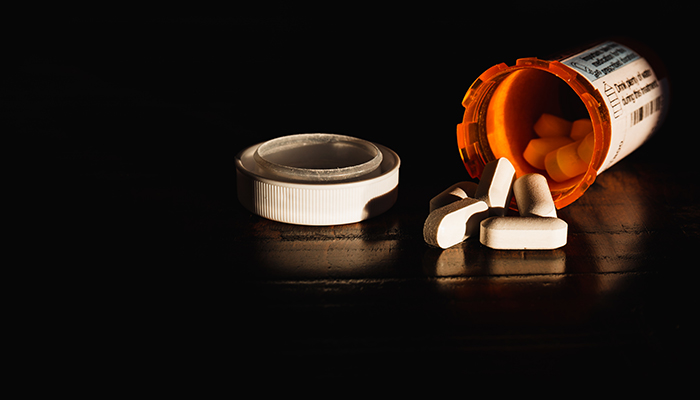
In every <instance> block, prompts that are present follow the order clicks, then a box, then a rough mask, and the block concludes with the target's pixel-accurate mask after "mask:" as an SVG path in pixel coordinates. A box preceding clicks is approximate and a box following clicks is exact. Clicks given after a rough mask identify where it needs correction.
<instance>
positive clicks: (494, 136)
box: [486, 69, 591, 190]
mask: <svg viewBox="0 0 700 400" xmlns="http://www.w3.org/2000/svg"><path fill="white" fill-rule="evenodd" d="M543 114H549V115H552V116H555V117H558V118H561V119H563V120H565V121H571V122H573V121H576V120H580V119H587V120H590V119H591V116H590V114H589V113H588V110H587V109H586V106H585V105H584V103H583V101H581V99H580V98H579V96H578V95H577V94H576V92H574V91H573V89H571V87H570V86H569V85H567V84H566V82H564V81H563V80H561V79H560V78H558V77H557V76H555V75H553V74H550V73H548V72H545V71H541V70H538V69H520V70H517V71H514V72H513V73H511V74H509V75H508V76H507V77H506V78H505V79H503V81H501V83H500V84H499V85H498V86H497V87H496V88H495V89H494V91H493V95H492V97H491V101H490V102H489V105H488V108H487V111H486V135H487V138H488V143H489V147H490V148H491V149H492V151H493V156H494V158H496V159H498V158H501V157H506V158H508V160H510V162H511V163H513V166H514V167H515V170H516V173H517V175H518V176H522V175H525V174H528V173H540V174H542V175H544V176H545V177H547V178H548V181H549V186H550V188H551V189H554V190H561V189H564V188H567V187H570V186H573V185H575V183H576V181H578V180H580V179H581V176H578V175H577V176H574V177H572V178H570V180H565V181H561V179H559V180H555V179H553V178H552V177H551V176H550V174H549V173H548V172H547V170H546V169H545V168H537V167H535V166H533V165H532V164H531V163H530V162H528V161H527V160H526V159H525V158H524V154H525V150H526V148H527V146H528V144H529V143H530V141H531V140H533V139H538V138H539V135H538V134H537V133H536V132H535V129H534V126H535V124H536V123H537V122H538V120H539V119H540V118H541V117H542V115H543ZM568 136H569V133H568V132H567V134H566V137H568ZM584 172H585V171H581V174H583V173H584Z"/></svg>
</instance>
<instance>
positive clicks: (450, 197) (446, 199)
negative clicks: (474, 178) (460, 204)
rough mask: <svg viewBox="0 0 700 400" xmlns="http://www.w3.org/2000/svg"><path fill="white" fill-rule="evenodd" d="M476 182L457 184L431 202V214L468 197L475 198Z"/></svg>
mask: <svg viewBox="0 0 700 400" xmlns="http://www.w3.org/2000/svg"><path fill="white" fill-rule="evenodd" d="M476 188H477V184H476V182H470V181H464V182H457V183H455V184H454V185H452V186H450V187H448V188H447V189H445V190H444V191H442V192H441V193H440V194H438V195H437V196H435V197H433V198H432V199H431V200H430V212H433V211H434V210H437V209H438V208H440V207H444V206H446V205H448V204H450V203H454V202H455V201H457V200H461V199H464V198H467V197H471V198H474V194H475V193H476Z"/></svg>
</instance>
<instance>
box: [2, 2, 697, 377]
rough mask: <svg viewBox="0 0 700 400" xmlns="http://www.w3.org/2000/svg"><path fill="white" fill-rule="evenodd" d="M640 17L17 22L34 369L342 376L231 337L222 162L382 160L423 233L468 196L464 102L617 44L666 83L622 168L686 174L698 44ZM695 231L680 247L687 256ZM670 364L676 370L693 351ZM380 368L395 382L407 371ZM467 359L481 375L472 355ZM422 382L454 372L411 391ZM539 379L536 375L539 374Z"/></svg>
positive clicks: (135, 15)
mask: <svg viewBox="0 0 700 400" xmlns="http://www.w3.org/2000/svg"><path fill="white" fill-rule="evenodd" d="M653 7H655V8H652V6H650V5H648V4H647V3H644V4H642V3H640V4H638V5H635V4H629V5H620V6H619V7H609V6H608V5H605V6H601V5H596V4H593V3H591V4H588V5H584V6H581V7H580V8H577V7H575V6H567V7H563V6H558V5H549V4H538V5H529V4H527V5H525V4H520V5H517V6H509V5H508V6H507V5H504V4H501V3H495V2H491V3H488V2H487V3H473V2H470V3H468V4H466V5H461V6H458V7H445V8H440V7H434V6H431V7H427V6H415V7H407V6H402V7H396V8H393V7H386V6H375V7H368V8H357V7H353V6H350V5H347V6H335V5H333V6H325V7H321V8H318V7H303V6H294V5H285V6H279V5H274V4H265V5H262V6H256V7H233V8H231V9H226V10H221V11H220V12H218V13H217V14H216V15H217V17H209V16H199V15H196V13H188V12H186V10H185V11H184V12H181V13H179V15H178V16H177V17H172V16H163V15H162V14H161V13H159V12H152V10H148V12H146V11H144V12H141V10H110V11H109V12H107V11H104V10H102V11H101V12H91V11H90V10H87V11H85V12H79V10H74V12H73V11H70V10H69V11H66V10H61V12H60V13H57V14H56V15H55V16H52V17H47V18H27V19H26V20H25V19H21V20H20V23H18V24H17V27H16V29H15V30H13V35H10V36H8V44H9V46H10V48H11V50H17V52H16V53H14V54H13V53H10V54H13V56H12V57H8V59H6V60H5V64H7V65H9V67H10V68H9V71H10V72H9V73H6V74H5V75H4V76H3V77H2V80H1V82H2V101H3V104H4V107H3V110H2V114H0V117H2V120H3V121H4V122H5V123H7V126H8V129H10V131H11V132H14V134H16V135H17V136H18V137H20V138H21V139H23V140H26V142H27V143H28V144H27V145H26V146H27V147H25V149H26V150H29V152H28V153H29V155H28V158H27V162H26V164H24V165H27V164H29V167H30V169H31V170H34V169H36V170H37V172H36V174H37V175H36V179H35V180H32V184H31V185H30V186H32V188H31V190H32V192H36V196H33V197H32V199H30V200H28V204H29V205H30V208H31V209H32V210H34V212H33V213H30V214H28V215H31V216H32V218H31V219H32V220H34V219H36V221H37V222H35V223H32V224H31V226H32V237H33V238H36V241H35V242H36V243H37V246H36V248H33V249H32V250H31V254H32V255H33V256H32V257H30V258H32V259H36V260H38V261H37V262H38V263H39V264H40V265H41V266H42V268H41V273H39V274H38V275H39V276H38V277H36V279H39V280H41V281H43V282H46V283H47V286H48V287H50V288H51V291H50V293H52V295H51V296H50V298H51V301H46V302H40V303H41V306H40V307H39V309H40V312H39V313H38V315H40V316H41V318H38V319H39V321H41V322H40V325H41V326H42V329H41V331H42V332H46V335H45V336H44V335H42V337H43V338H44V339H45V340H46V342H44V343H45V344H44V345H42V348H43V353H44V354H45V355H48V357H47V359H48V360H49V361H47V364H46V365H48V367H47V368H49V369H51V368H59V366H61V365H62V364H63V362H64V361H66V360H71V361H77V362H78V363H79V364H80V365H81V366H82V368H80V371H81V372H80V373H81V374H86V375H87V376H90V377H91V378H90V379H93V380H95V381H97V382H106V381H109V380H110V379H109V378H107V377H105V376H104V375H105V374H102V373H100V372H96V371H101V369H100V368H102V367H101V366H103V365H104V364H105V363H107V364H110V365H112V368H114V370H115V371H119V374H117V375H119V376H122V375H121V373H124V371H125V369H126V370H130V371H134V370H136V371H139V373H137V374H135V375H137V376H138V377H139V378H134V379H146V378H145V377H147V376H149V374H154V375H157V374H158V373H156V372H155V371H159V372H162V371H171V370H176V371H180V372H181V371H193V370H194V371H198V372H199V373H195V372H192V374H193V375H199V374H201V375H203V376H207V379H211V380H212V381H215V382H218V381H226V380H228V379H231V377H232V376H233V375H236V374H234V373H233V372H232V367H234V366H240V367H242V368H244V369H249V371H259V370H258V369H253V368H252V367H251V365H255V366H256V368H257V367H260V363H261V362H263V361H261V359H264V360H269V365H277V366H280V365H283V366H285V369H284V370H283V371H282V372H281V373H282V375H284V374H285V373H293V372H295V371H294V369H295V367H296V366H297V365H298V364H297V363H303V362H305V360H306V361H309V362H316V361H318V360H319V359H321V360H324V361H325V362H328V363H329V365H333V366H336V367H337V366H338V365H339V364H342V362H340V361H338V360H339V359H338V358H332V357H328V358H324V357H322V358H319V359H306V358H305V357H304V356H303V355H300V354H299V353H295V355H294V356H286V357H284V359H283V360H282V358H283V357H281V356H280V357H275V355H278V353H277V352H276V351H264V350H261V347H262V348H264V345H265V344H268V345H269V344H270V343H268V342H265V341H266V340H269V337H267V336H265V339H264V340H263V339H260V340H259V341H256V338H258V337H255V336H254V335H251V334H250V333H249V330H248V328H249V327H250V325H251V324H252V323H253V322H254V321H257V322H260V321H264V317H262V316H261V315H262V314H264V312H266V310H267V309H266V308H265V306H263V305H259V304H256V301H259V300H260V299H259V298H258V297H255V296H252V297H251V296H249V295H250V294H251V292H250V289H248V290H246V289H245V288H243V286H241V285H245V284H248V283H249V282H250V281H249V279H253V280H254V278H255V279H257V278H256V275H255V273H254V272H250V271H253V270H254V269H255V260H254V258H253V257H254V254H253V255H251V254H252V253H251V251H250V249H245V248H244V247H247V246H249V245H250V242H246V241H245V240H243V239H241V238H242V237H245V236H247V235H248V232H246V231H243V232H241V231H236V230H237V229H238V230H240V229H249V227H250V226H251V224H253V222H254V221H256V220H254V219H255V218H256V217H255V216H252V215H251V214H250V213H248V212H247V211H245V210H244V209H242V207H241V206H240V204H239V203H238V201H237V198H236V191H235V169H234V164H233V157H234V155H235V154H236V153H237V152H238V151H240V150H242V149H243V148H245V147H247V146H249V145H252V144H254V143H257V142H260V141H264V140H267V139H271V138H274V137H278V136H282V135H287V134H291V133H300V132H334V133H341V134H348V135H352V136H357V137H360V138H364V139H367V140H371V141H374V142H377V143H381V144H384V145H386V146H388V147H389V148H391V149H393V150H394V151H396V152H397V153H398V154H399V156H400V157H401V161H402V164H401V182H400V188H401V192H400V195H399V202H398V203H397V206H396V207H398V208H397V209H398V210H399V212H402V213H405V214H408V215H411V216H413V217H414V218H417V219H420V218H423V217H424V216H422V215H421V212H422V208H421V207H423V206H425V208H427V201H428V200H429V199H430V198H431V197H432V196H434V195H435V194H436V193H438V192H439V191H441V190H442V189H444V188H445V187H447V186H449V185H451V184H452V183H454V182H457V181H459V180H465V179H468V176H467V174H466V172H465V170H464V168H463V166H462V163H461V160H460V158H459V154H458V151H457V146H456V139H455V127H456V124H457V123H459V122H461V118H462V112H463V108H462V106H461V104H460V103H461V100H462V98H463V96H464V93H465V92H466V90H467V88H468V87H469V85H470V84H471V83H472V82H473V80H474V79H475V78H476V77H478V76H479V75H480V74H481V73H482V72H483V71H484V70H486V69H487V68H489V67H490V66H492V65H494V64H496V63H499V62H506V63H508V64H511V65H512V64H513V63H514V62H515V60H516V59H517V58H521V57H532V56H534V57H546V56H547V55H549V54H552V53H556V52H558V51H563V50H566V49H569V48H572V47H574V46H578V45H580V44H582V43H586V42H589V41H594V40H599V39H604V38H607V37H610V36H617V35H626V36H629V37H631V38H633V39H636V40H639V41H641V42H643V43H646V44H647V45H649V46H650V47H652V48H653V49H654V50H655V51H656V52H657V53H658V54H659V55H660V57H661V58H662V59H663V60H664V62H665V63H666V66H667V67H668V69H669V72H670V76H671V82H672V91H673V92H672V93H673V98H672V99H673V100H672V108H671V112H670V115H669V119H668V120H667V122H666V124H665V125H664V128H663V130H662V131H661V132H660V133H659V135H657V136H656V137H654V138H653V139H652V142H651V143H649V144H647V145H645V146H644V147H643V148H642V149H640V150H639V151H638V152H636V153H635V154H634V155H633V156H630V157H632V158H633V160H634V159H635V158H634V157H637V158H638V159H641V160H642V161H644V160H652V161H653V162H656V163H659V164H665V165H668V164H667V163H671V165H673V168H678V169H685V171H686V172H687V171H688V170H691V171H692V170H696V169H697V168H696V167H695V165H694V154H695V150H694V149H695V145H694V144H691V141H692V140H694V137H693V132H695V131H696V129H695V128H694V125H692V124H691V122H692V118H693V111H692V109H691V107H693V102H692V100H693V99H694V93H693V92H694V89H693V88H694V85H695V84H694V75H692V71H690V68H691V67H690V60H689V59H688V57H689V56H692V54H691V53H692V52H691V51H690V50H689V49H688V47H687V44H688V42H691V43H692V40H693V39H694V38H695V36H696V35H695V34H694V33H693V29H692V26H691V24H690V23H689V20H690V18H689V16H688V14H689V13H688V12H687V10H683V9H678V8H670V7H669V8H660V5H659V4H656V3H655V4H653ZM15 55H16V56H15ZM640 157H641V158H640ZM20 165H22V164H20ZM673 168H670V169H671V170H673ZM685 176H690V175H685ZM692 176H695V175H694V173H693V174H692ZM658 189H659V190H663V188H658ZM690 190H694V191H695V192H697V186H692V189H690ZM416 210H418V211H416ZM692 210H694V211H693V212H692V213H691V217H690V218H691V220H692V221H694V222H692V221H691V222H690V223H689V225H688V226H690V227H691V228H688V227H686V228H685V229H686V230H687V229H691V230H692V229H694V230H692V232H691V233H690V234H689V235H690V236H689V237H690V239H688V241H689V242H688V243H694V242H695V243H696V242H697V208H696V207H695V208H692ZM402 215H403V214H402ZM34 217H36V218H34ZM418 226H420V225H419V224H418ZM692 227H694V228H692ZM693 232H694V233H693ZM251 234H252V233H251ZM402 234H403V235H404V236H406V235H407V236H409V237H411V238H413V239H415V238H416V237H419V236H420V232H419V231H417V232H403V233H402ZM232 237H233V238H234V239H235V240H233V243H232V244H231V243H229V242H228V241H230V239H231V238H232ZM686 255H687V256H690V255H691V253H690V252H689V253H688V254H686ZM686 255H683V256H684V257H685V256H686ZM681 259H682V257H681V255H678V256H677V257H673V258H671V261H669V262H671V263H675V264H673V267H674V271H676V272H678V274H679V275H678V276H677V279H678V281H679V285H680V284H681V282H688V280H689V279H688V276H687V275H685V274H686V273H687V274H690V273H691V272H692V271H691V269H692V267H694V266H693V265H690V264H693V263H694V262H693V261H688V263H689V264H688V265H684V266H681V265H680V264H678V261H679V260H681ZM39 260H40V261H39ZM251 277H253V278H251ZM58 282H60V284H58ZM675 289H678V288H676V287H675V286H674V290H675ZM679 290H680V289H679ZM396 292H397V293H402V292H401V290H400V289H396ZM688 293H689V292H688ZM661 297H663V296H661ZM674 304H676V303H674ZM676 305H677V306H679V307H683V309H685V308H686V307H687V308H688V309H694V308H693V307H691V305H689V304H688V303H684V304H680V305H679V304H676ZM660 312H661V314H663V311H660ZM681 314H682V315H686V314H683V313H682V312H681V311H678V310H676V314H673V315H674V316H677V315H681ZM662 319H663V318H662ZM262 326H266V325H264V324H263V325H262ZM271 326H272V324H271ZM246 332H248V334H246ZM255 332H258V331H255ZM266 333H267V334H268V335H269V334H270V332H266ZM240 335H242V336H240ZM241 337H242V338H244V339H241ZM144 338H145V339H144ZM329 338H331V339H328V338H326V339H327V340H331V341H332V336H329ZM483 338H484V339H483V340H484V346H485V347H484V348H485V349H488V348H489V347H488V346H489V345H490V343H489V342H488V340H487V339H485V338H486V336H484V337H483ZM514 340H515V339H514ZM263 342H265V344H261V343H263ZM401 343H404V344H405V343H410V339H405V340H404V341H403V342H401ZM501 345H502V343H501ZM676 345H677V346H678V347H674V349H676V348H681V349H683V353H685V350H686V349H688V351H690V350H691V349H692V350H695V346H690V342H688V347H686V343H685V342H683V343H680V344H676ZM676 345H674V346H676ZM309 346H311V347H313V345H309ZM368 346H370V347H371V346H376V343H370V344H369V345H368ZM273 347H274V346H273ZM330 347H332V346H330ZM357 347H359V348H362V345H361V344H359V345H357ZM516 347H517V346H516ZM353 349H355V348H353V347H352V346H350V348H349V350H348V348H343V350H342V351H343V352H345V351H346V352H349V353H352V351H353ZM363 349H364V350H366V348H363ZM499 349H500V350H499V351H508V350H507V349H508V347H507V346H501V347H499ZM355 350H356V349H355ZM392 351H394V350H392ZM397 352H398V354H399V356H398V357H397V360H399V361H397V362H396V365H395V364H391V366H392V368H395V370H402V371H403V372H404V373H406V370H407V369H408V368H409V367H408V366H410V367H411V368H414V369H412V370H411V371H412V372H414V373H415V372H417V371H419V370H422V368H423V367H424V366H423V365H421V364H420V363H418V362H415V363H414V364H412V363H405V362H406V361H407V360H406V359H405V357H403V358H402V357H401V355H400V354H401V352H400V351H397ZM370 353H371V352H370ZM516 353H517V351H516ZM343 354H345V353H343ZM363 354H364V353H363ZM371 354H374V353H371ZM548 354H550V353H548ZM346 355H347V354H346ZM472 355H474V354H472ZM383 356H384V355H383ZM676 356H677V354H675V353H674V357H676ZM339 357H340V356H339ZM559 357H563V356H561V355H559ZM674 357H672V358H671V359H672V360H676V359H677V358H674ZM679 357H680V356H679ZM350 358H351V359H352V360H354V362H355V364H350V363H348V364H344V365H345V367H346V368H347V369H351V368H350V366H351V365H352V366H355V365H360V364H361V365H364V366H365V367H368V368H369V369H370V370H372V371H373V372H376V370H375V369H376V368H375V369H372V368H371V364H372V363H373V362H372V361H368V362H366V363H365V361H358V358H357V357H355V358H352V357H350ZM514 358H515V359H517V355H515V356H514ZM436 359H437V360H443V361H444V360H445V359H450V358H449V357H443V358H440V357H437V358H431V360H433V361H435V360H436ZM477 359H478V360H480V361H481V362H484V360H487V359H488V351H487V350H484V353H479V356H478V357H477ZM329 360H332V361H329ZM586 360H587V361H588V362H591V363H593V361H592V360H591V359H590V358H587V359H586ZM540 361H542V360H540ZM383 362H384V363H387V361H386V359H384V361H383ZM557 362H561V363H562V364H561V365H563V366H568V367H571V366H572V365H569V364H566V362H564V361H562V360H561V359H557ZM528 363H529V359H528V358H527V357H525V355H523V357H522V358H521V359H520V361H519V364H517V365H518V367H519V368H522V369H523V370H527V367H528ZM398 364H402V365H398ZM552 364H556V363H555V362H552ZM269 365H265V366H263V367H262V370H265V367H269ZM299 365H300V364H299ZM382 365H386V364H382ZM486 365H489V364H488V363H487V364H486ZM401 366H403V367H405V369H401V368H400V367H401ZM499 366H501V364H491V365H490V367H492V368H491V369H488V370H487V371H488V372H489V373H498V371H499ZM375 367H376V366H375ZM441 367H444V368H445V369H449V368H451V367H452V364H440V365H431V366H430V368H429V369H430V371H432V372H433V373H435V372H436V371H439V370H440V369H441ZM550 367H551V368H545V369H543V370H546V371H547V372H548V373H552V371H553V370H556V369H557V368H556V367H553V366H552V365H550ZM579 367H580V369H583V367H581V366H580V365H579ZM426 368H427V367H426ZM322 369H323V367H322V366H319V365H316V367H315V369H314V371H317V370H322ZM202 371H206V372H204V373H202ZM275 371H276V372H277V373H280V370H275ZM352 371H354V372H357V371H358V370H357V369H352ZM296 372H299V371H296ZM325 372H326V373H328V371H325ZM447 372H449V371H447ZM510 372H513V371H512V370H510ZM608 372H609V371H608ZM185 375H187V374H185ZM126 376H130V375H129V374H127V375H126ZM375 376H377V375H375ZM380 376H381V375H380ZM132 378H133V376H132ZM123 379H126V378H123Z"/></svg>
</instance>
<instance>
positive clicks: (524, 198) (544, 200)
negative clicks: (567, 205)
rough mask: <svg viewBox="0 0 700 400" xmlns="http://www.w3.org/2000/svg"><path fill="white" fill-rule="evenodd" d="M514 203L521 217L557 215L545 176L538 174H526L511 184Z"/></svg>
mask: <svg viewBox="0 0 700 400" xmlns="http://www.w3.org/2000/svg"><path fill="white" fill-rule="evenodd" d="M513 193H514V194H515V203H516V204H517V205H518V212H519V213H520V215H521V216H523V217H552V218H556V217H557V208H556V207H555V206H554V200H553V199H552V193H551V192H550V191H549V184H548V183H547V178H545V177H544V175H540V174H526V175H523V176H521V177H520V178H518V179H516V180H515V183H514V184H513Z"/></svg>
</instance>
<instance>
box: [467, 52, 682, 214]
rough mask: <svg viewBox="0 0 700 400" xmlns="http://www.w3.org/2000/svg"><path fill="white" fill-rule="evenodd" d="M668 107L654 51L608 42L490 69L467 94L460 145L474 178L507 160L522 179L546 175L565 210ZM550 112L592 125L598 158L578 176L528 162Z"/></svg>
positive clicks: (654, 126)
mask: <svg viewBox="0 0 700 400" xmlns="http://www.w3.org/2000/svg"><path fill="white" fill-rule="evenodd" d="M668 104H669V83H668V78H667V75H666V71H665V68H664V67H663V64H662V63H661V62H660V61H659V60H658V58H657V57H656V56H655V55H654V54H653V52H651V51H649V50H648V48H646V47H645V46H643V45H641V44H639V43H633V42H629V41H626V40H620V39H614V40H607V41H603V42H598V43H595V44H592V45H588V46H585V47H584V48H582V49H577V50H574V51H570V52H568V53H567V54H563V55H558V56H554V57H548V58H547V59H538V58H521V59H518V60H517V61H516V62H515V65H513V66H508V65H506V64H504V63H501V64H498V65H495V66H493V67H491V68H489V69H488V70H486V71H485V72H484V73H482V74H481V76H479V77H478V78H477V79H476V80H475V81H474V83H473V84H472V85H471V87H470V88H469V90H468V91H467V93H466V95H465V96H464V100H463V101H462V105H463V106H464V108H465V113H464V119H463V121H462V123H460V124H458V125H457V142H458V146H459V150H460V153H461V156H462V160H463V161H464V165H465V167H466V169H467V171H468V172H469V174H470V175H471V176H472V178H479V177H480V176H481V172H482V170H483V168H484V165H486V164H487V163H488V162H490V161H492V160H495V159H498V158H501V157H506V158H508V160H510V161H511V163H512V164H513V166H514V167H515V171H516V176H518V177H519V176H522V175H524V174H527V173H540V174H542V175H544V176H546V177H547V180H548V183H549V187H550V191H551V192H552V197H553V199H554V203H555V205H556V207H557V208H562V207H564V206H567V205H569V204H571V203H572V202H574V201H575V200H576V199H578V198H579V197H580V196H581V195H583V193H584V192H585V191H586V189H588V187H590V185H591V184H592V183H593V181H594V180H595V178H596V176H597V175H598V174H600V173H602V172H603V171H605V170H606V169H607V168H610V167H611V166H612V165H614V164H615V163H616V162H618V161H619V160H621V159H623V158H624V157H625V156H627V155H628V154H630V153H631V152H632V151H634V150H635V149H637V148H638V147H639V146H641V145H642V144H643V143H644V142H645V141H646V140H647V139H648V138H649V137H650V136H651V135H652V134H653V133H654V132H655V131H656V130H657V129H658V128H659V126H660V125H661V123H662V121H663V120H664V118H665V116H666V113H667V111H668ZM543 114H549V115H554V116H556V117H559V118H562V119H564V120H566V121H577V120H581V119H589V120H590V125H589V126H591V131H592V134H591V135H590V136H589V139H590V147H589V150H590V149H591V148H592V154H591V153H590V152H589V153H588V157H587V158H589V160H587V161H586V162H585V164H584V166H583V167H582V168H581V170H580V171H581V173H580V174H579V175H576V176H572V177H571V178H568V177H566V179H563V178H561V177H559V179H556V180H555V179H553V178H552V176H550V174H549V173H548V172H547V170H545V169H540V168H536V167H534V166H533V165H532V164H531V163H529V162H528V161H526V160H525V159H524V157H523V153H524V151H525V149H526V147H527V146H528V144H529V143H530V141H531V140H532V139H534V138H537V137H538V136H537V133H536V132H535V130H534V126H535V124H536V123H537V122H538V120H539V119H540V118H541V117H542V115H543ZM513 207H514V208H515V207H517V205H515V204H514V203H513Z"/></svg>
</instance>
